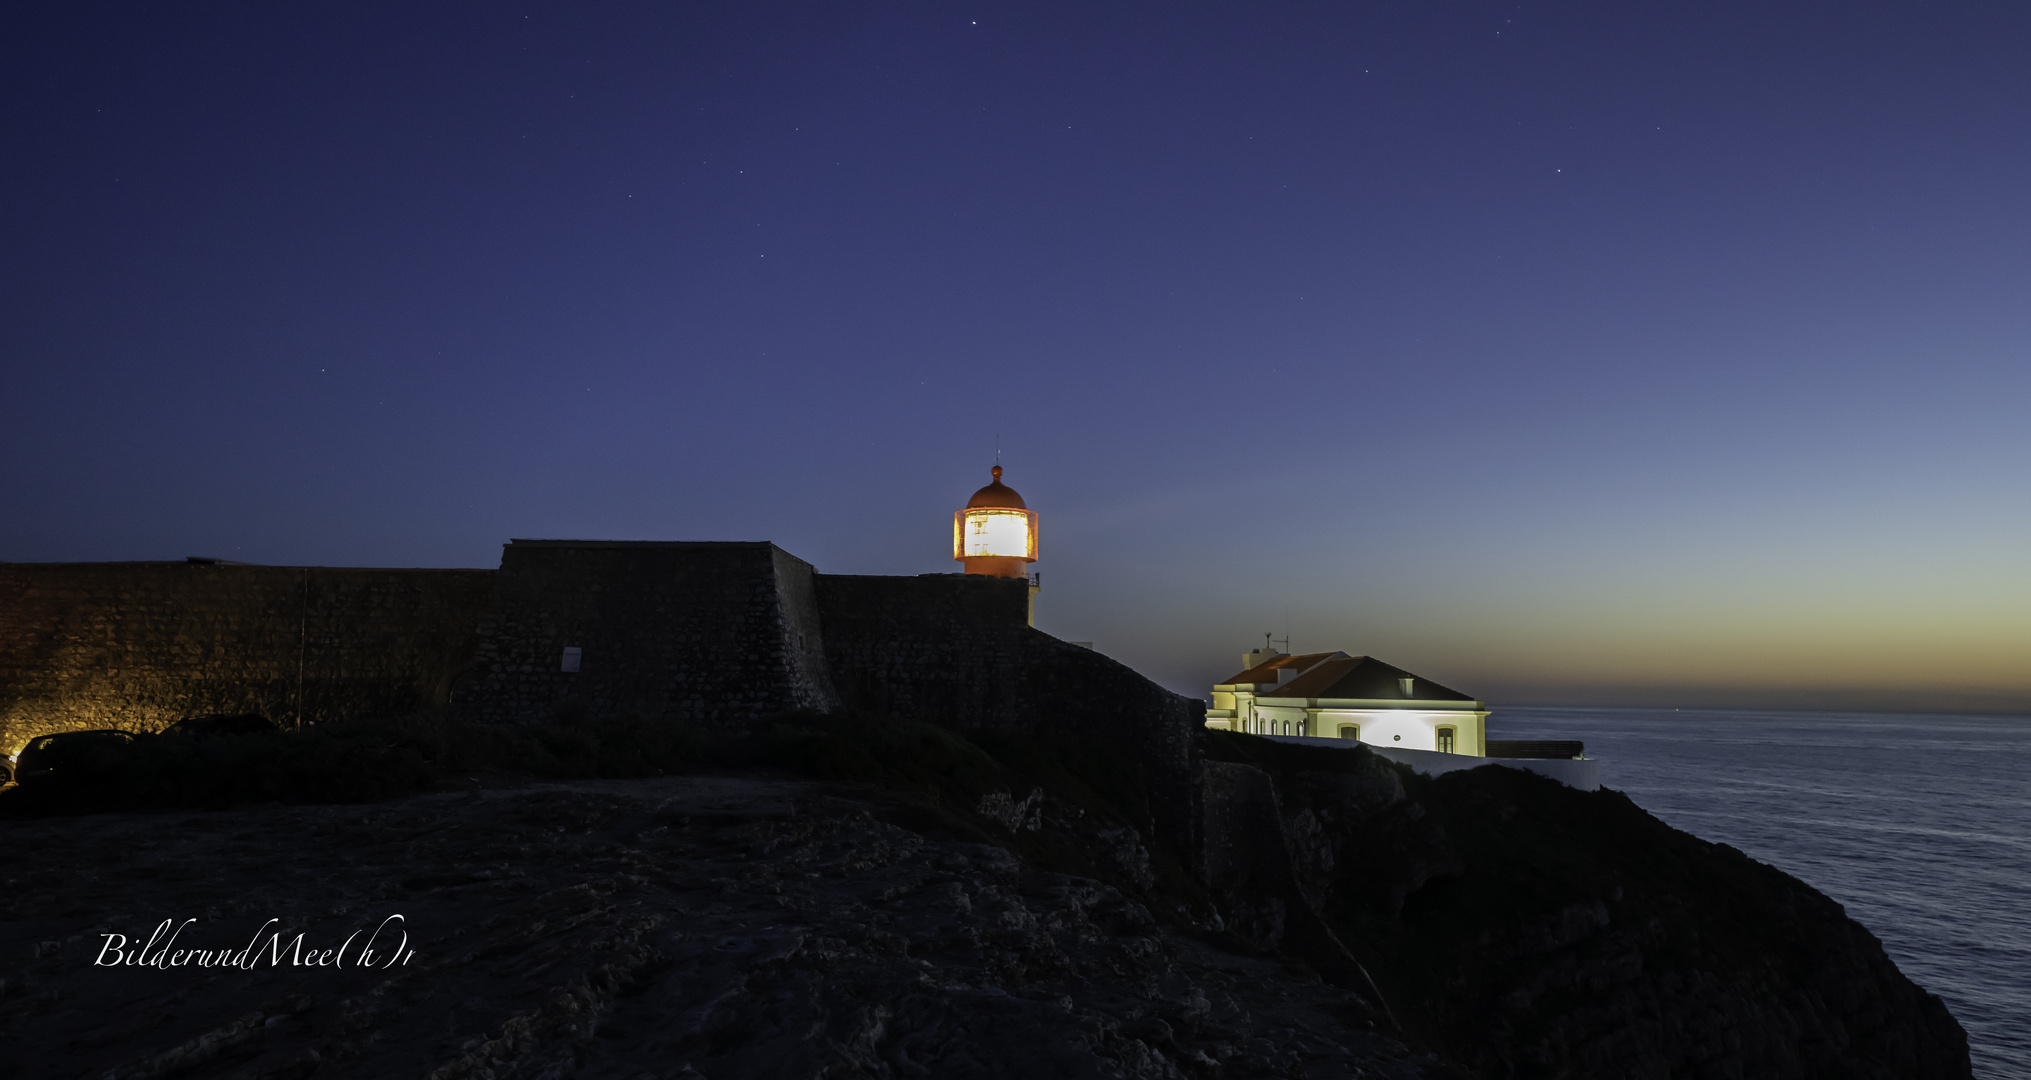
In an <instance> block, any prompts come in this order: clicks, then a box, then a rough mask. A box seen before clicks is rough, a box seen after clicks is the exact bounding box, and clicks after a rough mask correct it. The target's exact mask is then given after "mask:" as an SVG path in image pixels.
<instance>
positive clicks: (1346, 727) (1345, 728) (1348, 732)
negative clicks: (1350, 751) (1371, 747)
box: [1340, 724, 1361, 741]
mask: <svg viewBox="0 0 2031 1080" xmlns="http://www.w3.org/2000/svg"><path fill="white" fill-rule="evenodd" d="M1340 737H1341V738H1343V739H1354V740H1356V741H1359V740H1360V738H1361V725H1360V724H1341V725H1340Z"/></svg>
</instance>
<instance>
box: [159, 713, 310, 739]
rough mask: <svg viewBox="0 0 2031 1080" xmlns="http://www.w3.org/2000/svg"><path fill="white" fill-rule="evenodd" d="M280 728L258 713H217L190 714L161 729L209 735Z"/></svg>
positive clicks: (269, 732)
mask: <svg viewBox="0 0 2031 1080" xmlns="http://www.w3.org/2000/svg"><path fill="white" fill-rule="evenodd" d="M281 730H282V729H281V728H279V727H277V726H275V722H274V721H273V720H270V719H268V718H267V717H265V716H262V715H261V714H260V713H233V714H230V715H228V714H225V713H219V714H217V715H215V716H190V717H185V718H184V719H182V720H178V721H177V722H176V723H174V724H171V725H169V726H168V727H166V728H163V729H162V733H163V734H164V735H182V736H192V735H194V736H199V737H203V736H210V735H273V734H275V733H276V732H278V731H281Z"/></svg>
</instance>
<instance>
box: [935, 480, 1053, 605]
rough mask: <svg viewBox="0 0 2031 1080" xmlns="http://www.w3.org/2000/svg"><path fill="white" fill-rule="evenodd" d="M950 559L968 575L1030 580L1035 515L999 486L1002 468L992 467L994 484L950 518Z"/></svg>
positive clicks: (1034, 557) (1009, 490)
mask: <svg viewBox="0 0 2031 1080" xmlns="http://www.w3.org/2000/svg"><path fill="white" fill-rule="evenodd" d="M952 557H953V558H954V559H957V560H959V561H960V562H962V563H965V564H966V572H967V573H969V574H987V575H990V576H992V577H1018V578H1019V577H1028V576H1029V564H1030V563H1033V562H1036V561H1037V515H1036V514H1035V513H1034V512H1032V511H1031V510H1030V508H1029V507H1027V506H1025V505H1023V497H1022V496H1021V495H1018V494H1016V493H1015V489H1014V488H1011V487H1009V486H1007V485H1005V484H1003V483H1002V482H1001V466H999V465H996V466H995V467H994V482H993V483H991V484H989V485H987V486H986V487H984V488H981V489H980V490H979V491H976V492H974V493H973V498H971V499H968V500H966V509H964V510H961V511H959V512H958V513H956V514H953V515H952Z"/></svg>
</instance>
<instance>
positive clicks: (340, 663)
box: [0, 562, 494, 752]
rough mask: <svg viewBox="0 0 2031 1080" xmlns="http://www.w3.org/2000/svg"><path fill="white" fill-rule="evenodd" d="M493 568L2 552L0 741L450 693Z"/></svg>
mask: <svg viewBox="0 0 2031 1080" xmlns="http://www.w3.org/2000/svg"><path fill="white" fill-rule="evenodd" d="M493 578H494V572H493V571H491V570H381V569H358V568H331V567H317V566H311V567H290V566H236V565H230V564H216V565H213V564H197V563H187V562H178V563H168V562H128V563H0V751H4V752H13V751H15V750H18V749H19V748H20V747H21V746H22V744H24V743H26V742H27V741H28V740H29V739H31V738H34V737H35V736H37V735H42V734H47V733H50V732H56V731H70V730H77V729H81V728H95V727H116V728H124V729H127V730H132V731H154V730H158V729H160V728H162V727H165V726H167V725H169V724H171V723H174V722H175V721H177V720H180V719H183V718H184V717H186V716H196V715H202V714H205V713H218V712H231V713H237V712H257V713H261V714H262V715H264V716H267V717H268V718H270V719H272V720H275V721H277V722H278V723H281V724H284V725H285V726H288V725H292V724H294V723H296V722H297V721H298V720H299V719H300V720H301V721H303V722H305V723H315V722H318V721H322V720H328V719H334V718H337V717H340V716H346V715H359V714H374V713H379V714H382V715H393V714H401V713H408V712H414V711H416V710H418V709H422V708H427V707H430V706H432V705H441V704H443V703H444V702H445V700H446V698H447V695H448V694H449V692H450V690H451V687H452V683H453V681H454V680H455V679H456V678H457V677H458V675H459V673H460V672H461V671H462V670H464V668H465V665H466V662H467V659H468V658H469V657H470V656H471V654H472V649H473V643H474V639H475V633H476V630H477V628H478V623H479V620H480V617H481V615H482V613H484V612H485V610H486V607H487V602H488V597H489V595H490V594H491V592H492V588H493Z"/></svg>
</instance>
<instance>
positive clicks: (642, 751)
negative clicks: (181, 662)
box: [0, 713, 701, 817]
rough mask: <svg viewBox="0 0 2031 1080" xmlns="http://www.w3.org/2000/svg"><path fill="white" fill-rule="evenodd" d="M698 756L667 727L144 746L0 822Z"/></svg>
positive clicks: (17, 797)
mask: <svg viewBox="0 0 2031 1080" xmlns="http://www.w3.org/2000/svg"><path fill="white" fill-rule="evenodd" d="M58 738H66V739H67V738H68V737H67V736H59V737H58ZM31 745H32V744H31ZM700 746H701V739H700V738H699V737H698V735H697V733H696V732H695V731H692V730H690V729H688V728H683V727H673V726H670V725H667V724H660V723H656V724H652V723H646V722H642V721H626V720H621V721H604V722H598V723H587V724H573V725H552V726H544V727H507V726H489V725H481V724H473V723H469V722H465V721H461V720H459V719H456V718H454V717H451V716H448V715H445V714H443V713H429V714H423V715H419V716H411V717H402V718H398V719H385V720H382V719H377V720H359V721H352V722H343V723H332V724H324V725H320V726H317V727H312V728H306V729H304V730H303V731H300V732H271V733H267V734H212V735H199V736H193V735H189V734H182V733H178V734H169V733H165V734H161V735H141V736H137V737H135V738H133V739H131V740H98V741H94V742H92V743H89V744H82V743H81V744H78V745H75V746H74V747H69V746H67V747H64V748H63V749H64V753H63V754H62V756H61V758H60V759H59V760H58V762H57V763H56V765H57V767H56V768H54V769H51V770H50V771H48V772H47V773H46V774H45V775H41V776H36V777H33V778H28V779H26V782H24V783H21V784H18V785H17V786H15V787H13V788H10V789H8V790H7V791H5V792H0V815H5V816H17V817H18V816H37V815H43V814H76V813H92V812H99V811H112V810H154V809H174V808H193V807H200V808H218V807H225V806H231V805H235V804H243V803H267V802H284V803H346V802H371V801H374V800H377V799H387V798H394V797H397V796H402V795H413V794H418V793H421V792H428V791H453V790H461V789H466V788H470V787H472V785H473V783H474V779H473V778H474V777H475V775H483V774H486V773H512V774H519V775H525V776H530V777H541V778H553V779H567V778H583V777H596V776H616V777H627V776H655V775H658V774H659V773H662V772H669V771H676V770H678V769H682V768H686V767H691V766H695V765H697V764H698V763H699V761H700V760H701V755H700ZM23 757H24V760H26V759H27V757H28V755H27V753H26V752H24V755H23Z"/></svg>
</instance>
